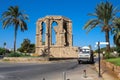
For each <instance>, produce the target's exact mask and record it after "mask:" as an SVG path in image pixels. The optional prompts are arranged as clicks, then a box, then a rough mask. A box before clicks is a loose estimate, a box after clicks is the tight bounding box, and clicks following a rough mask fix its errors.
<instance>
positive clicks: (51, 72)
mask: <svg viewBox="0 0 120 80" xmlns="http://www.w3.org/2000/svg"><path fill="white" fill-rule="evenodd" d="M83 70H88V71H87V72H88V73H89V74H91V75H92V74H93V73H94V74H96V71H95V68H94V67H93V65H91V64H80V65H78V63H77V60H70V61H60V62H51V63H48V64H47V63H46V64H37V63H27V64H26V63H0V80H43V78H45V80H63V74H64V73H66V75H67V76H66V77H67V78H70V77H71V78H72V75H74V74H77V75H80V76H81V77H83V76H84V73H83ZM96 75H97V74H96Z"/></svg>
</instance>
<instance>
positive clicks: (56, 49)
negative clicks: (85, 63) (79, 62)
mask: <svg viewBox="0 0 120 80" xmlns="http://www.w3.org/2000/svg"><path fill="white" fill-rule="evenodd" d="M42 50H44V47H40V48H39V50H38V51H39V53H36V54H39V55H41V54H42ZM77 56H78V47H65V46H51V48H50V57H52V58H77Z"/></svg>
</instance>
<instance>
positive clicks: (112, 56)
mask: <svg viewBox="0 0 120 80" xmlns="http://www.w3.org/2000/svg"><path fill="white" fill-rule="evenodd" d="M104 58H105V59H109V58H116V56H114V55H112V54H111V53H108V52H106V53H105V54H104Z"/></svg>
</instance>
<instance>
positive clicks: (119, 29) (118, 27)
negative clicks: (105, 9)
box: [112, 18, 120, 47]
mask: <svg viewBox="0 0 120 80" xmlns="http://www.w3.org/2000/svg"><path fill="white" fill-rule="evenodd" d="M114 24H115V25H114V28H113V30H112V33H113V34H114V36H113V40H114V43H115V44H116V46H119V47H120V18H116V19H115V20H114Z"/></svg>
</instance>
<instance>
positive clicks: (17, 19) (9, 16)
mask: <svg viewBox="0 0 120 80" xmlns="http://www.w3.org/2000/svg"><path fill="white" fill-rule="evenodd" d="M25 20H28V16H27V15H26V14H23V13H22V11H20V10H19V7H18V6H10V7H9V8H8V10H7V11H5V12H4V13H3V14H2V26H3V28H4V29H5V28H7V27H8V26H11V25H13V26H14V52H15V51H16V36H17V30H18V28H19V27H20V29H21V31H25V30H27V24H26V22H25Z"/></svg>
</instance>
